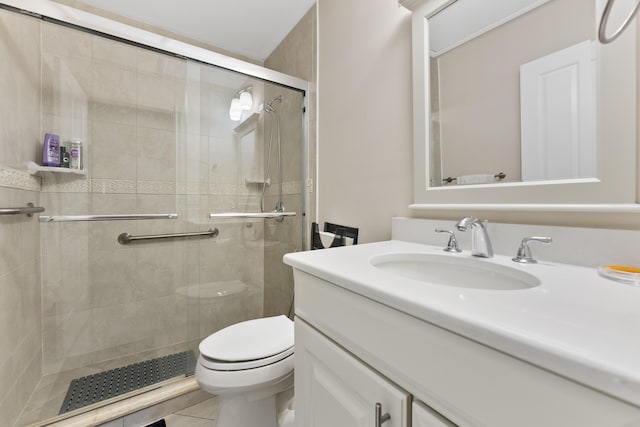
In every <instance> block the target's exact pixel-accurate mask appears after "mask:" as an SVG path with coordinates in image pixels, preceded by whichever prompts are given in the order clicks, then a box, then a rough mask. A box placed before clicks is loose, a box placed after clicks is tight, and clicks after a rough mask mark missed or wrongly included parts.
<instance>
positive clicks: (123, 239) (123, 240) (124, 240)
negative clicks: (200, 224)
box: [118, 227, 218, 245]
mask: <svg viewBox="0 0 640 427" xmlns="http://www.w3.org/2000/svg"><path fill="white" fill-rule="evenodd" d="M217 235H218V229H217V228H215V227H214V228H210V229H209V230H208V231H195V232H191V233H172V234H147V235H142V236H132V235H131V234H129V233H121V234H120V235H118V243H120V244H121V245H127V244H129V243H131V242H134V241H137V240H153V239H174V238H185V237H210V238H214V237H216V236H217Z"/></svg>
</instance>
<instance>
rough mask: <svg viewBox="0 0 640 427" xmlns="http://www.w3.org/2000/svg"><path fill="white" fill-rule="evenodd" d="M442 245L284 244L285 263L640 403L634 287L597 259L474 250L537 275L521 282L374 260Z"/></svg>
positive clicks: (639, 301)
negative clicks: (485, 282)
mask: <svg viewBox="0 0 640 427" xmlns="http://www.w3.org/2000/svg"><path fill="white" fill-rule="evenodd" d="M408 252H409V253H431V254H440V255H445V256H453V257H470V255H469V252H468V251H465V252H464V253H461V254H450V255H447V254H446V253H445V252H443V251H442V248H441V247H435V246H430V245H424V244H418V243H409V242H403V241H394V240H392V241H385V242H379V243H369V244H363V245H355V246H346V247H339V248H332V249H327V250H317V251H308V252H298V253H291V254H287V255H285V257H284V262H285V264H288V265H290V266H292V267H293V268H295V269H298V270H301V271H304V272H306V273H309V274H312V275H314V276H317V277H319V278H321V279H324V280H327V281H329V282H331V283H334V284H336V285H338V286H341V287H343V288H345V289H347V290H350V291H352V292H355V293H357V294H360V295H363V296H365V297H367V298H370V299H372V300H374V301H377V302H379V303H382V304H384V305H386V306H389V307H392V308H394V309H397V310H399V311H401V312H404V313H407V314H409V315H412V316H414V317H417V318H419V319H422V320H424V321H426V322H429V323H432V324H434V325H437V326H439V327H442V328H444V329H447V330H449V331H451V332H454V333H457V334H460V335H462V336H465V337H467V338H470V339H472V340H474V341H476V342H479V343H481V344H484V345H487V346H489V347H491V348H494V349H497V350H500V351H503V352H505V353H507V354H510V355H512V356H515V357H518V358H520V359H522V360H525V361H528V362H530V363H532V364H534V365H536V366H539V367H542V368H546V369H548V370H550V371H552V372H555V373H557V374H559V375H562V376H564V377H567V378H570V379H573V380H575V381H576V382H579V383H582V384H585V385H587V386H590V387H593V388H595V389H598V390H600V391H602V392H605V393H608V394H610V395H612V396H615V397H618V398H619V399H622V400H624V401H627V402H630V403H632V404H635V405H637V406H640V339H639V334H640V332H639V331H640V287H633V286H629V285H626V284H623V283H618V282H614V281H611V280H608V279H605V278H602V277H601V276H599V275H598V272H597V271H596V269H595V268H587V267H579V266H573V265H567V264H557V263H550V262H545V261H542V260H540V261H539V263H538V264H528V265H522V264H518V263H514V262H512V261H511V257H506V256H501V255H496V256H495V257H494V258H491V259H481V258H476V259H478V260H483V261H485V262H488V263H495V264H500V265H504V266H508V267H511V268H516V269H521V270H523V271H526V272H528V273H530V274H532V275H534V276H536V277H537V278H538V279H539V280H540V281H541V282H542V284H541V285H540V286H537V287H533V288H529V289H521V290H506V291H505V290H485V289H472V288H460V287H450V286H443V285H438V284H431V283H426V282H423V281H419V280H414V279H409V278H404V277H400V276H397V275H395V274H392V273H388V272H385V271H383V270H381V269H379V268H377V267H374V266H373V265H372V264H371V263H370V260H371V258H372V257H374V256H377V255H381V254H388V253H408Z"/></svg>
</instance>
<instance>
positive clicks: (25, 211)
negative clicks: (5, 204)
mask: <svg viewBox="0 0 640 427" xmlns="http://www.w3.org/2000/svg"><path fill="white" fill-rule="evenodd" d="M38 212H44V208H43V207H40V206H34V205H33V203H27V206H23V207H20V208H0V215H26V216H33V214H34V213H38Z"/></svg>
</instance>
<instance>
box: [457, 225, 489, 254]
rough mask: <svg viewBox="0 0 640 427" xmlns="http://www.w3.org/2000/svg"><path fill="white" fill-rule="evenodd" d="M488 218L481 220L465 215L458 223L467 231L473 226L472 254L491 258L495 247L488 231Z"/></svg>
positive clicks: (462, 229)
mask: <svg viewBox="0 0 640 427" xmlns="http://www.w3.org/2000/svg"><path fill="white" fill-rule="evenodd" d="M487 222H488V221H487V220H484V221H480V220H479V219H478V218H476V217H473V216H465V217H464V218H462V219H461V220H460V221H458V223H457V224H456V228H457V229H458V230H460V231H467V228H471V255H473V256H477V257H482V258H491V257H493V247H492V246H491V240H490V239H489V234H488V233H487Z"/></svg>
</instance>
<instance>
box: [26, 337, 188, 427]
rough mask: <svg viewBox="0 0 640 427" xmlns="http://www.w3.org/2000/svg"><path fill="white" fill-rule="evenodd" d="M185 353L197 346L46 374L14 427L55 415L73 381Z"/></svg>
mask: <svg viewBox="0 0 640 427" xmlns="http://www.w3.org/2000/svg"><path fill="white" fill-rule="evenodd" d="M187 350H193V351H194V352H197V343H189V344H181V345H174V346H170V347H165V348H162V349H157V350H153V351H149V352H144V353H140V354H137V355H132V356H125V357H122V358H119V359H114V360H109V361H106V362H101V363H97V364H95V365H91V366H87V367H83V368H78V369H73V370H69V371H65V372H61V373H58V374H51V375H47V376H45V377H43V378H42V379H41V380H40V383H39V384H38V386H37V387H36V390H35V391H34V392H33V394H32V395H31V398H30V399H29V402H27V405H26V406H25V408H24V411H23V412H22V415H21V416H20V418H19V419H18V422H17V424H16V425H17V426H26V425H30V424H33V423H36V422H38V421H43V420H46V419H49V418H52V417H56V416H58V413H59V411H60V408H61V407H62V403H63V402H64V398H65V396H66V394H67V390H68V389H69V384H70V383H71V381H73V380H74V379H76V378H80V377H85V376H88V375H92V374H96V373H99V372H103V371H105V370H108V369H113V368H114V367H118V366H124V365H129V364H132V363H138V362H141V361H144V360H148V359H152V358H155V357H160V356H165V355H167V354H171V353H176V352H180V351H187ZM196 354H197V353H196Z"/></svg>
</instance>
